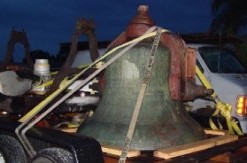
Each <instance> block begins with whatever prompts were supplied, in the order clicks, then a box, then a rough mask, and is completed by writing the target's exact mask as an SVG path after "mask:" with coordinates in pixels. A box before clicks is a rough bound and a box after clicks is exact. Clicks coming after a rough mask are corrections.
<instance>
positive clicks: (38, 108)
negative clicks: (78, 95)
mask: <svg viewBox="0 0 247 163" xmlns="http://www.w3.org/2000/svg"><path fill="white" fill-rule="evenodd" d="M161 32H168V30H165V29H162V31H161ZM155 35H156V31H154V32H151V33H149V34H145V35H142V36H141V37H138V38H136V39H134V40H131V41H129V42H126V43H124V44H122V45H120V46H118V47H116V48H113V49H112V50H110V51H109V52H107V53H106V54H104V55H103V56H101V57H100V58H98V59H97V60H95V61H94V62H93V63H92V64H90V65H89V66H88V67H86V68H85V69H83V70H82V71H80V72H79V73H78V74H76V75H75V76H74V77H73V78H72V79H70V80H64V82H63V84H60V87H59V88H58V89H57V90H56V91H54V92H53V93H52V94H51V95H49V96H48V97H47V98H46V99H44V100H43V101H41V102H40V103H39V104H38V105H36V106H35V107H34V108H33V109H32V110H30V111H29V112H28V113H26V114H25V115H24V116H23V117H21V118H20V119H19V122H24V121H26V120H28V119H29V118H30V117H32V116H35V115H36V114H38V113H39V112H40V111H41V110H42V109H43V108H44V107H45V106H47V105H48V104H49V103H50V102H51V101H52V100H54V99H55V97H57V96H58V95H59V94H60V93H62V92H63V91H64V90H65V89H66V88H68V87H69V86H70V85H71V84H72V83H73V82H75V81H76V80H77V79H78V78H79V77H80V76H81V75H82V74H84V73H85V72H86V71H87V70H88V69H90V68H92V67H93V66H95V65H96V64H97V63H100V61H103V59H105V58H106V57H108V56H110V55H111V54H112V53H113V52H115V51H117V50H118V49H120V48H123V47H125V46H128V45H130V44H132V43H135V42H138V41H141V40H144V39H147V38H150V37H153V36H155Z"/></svg>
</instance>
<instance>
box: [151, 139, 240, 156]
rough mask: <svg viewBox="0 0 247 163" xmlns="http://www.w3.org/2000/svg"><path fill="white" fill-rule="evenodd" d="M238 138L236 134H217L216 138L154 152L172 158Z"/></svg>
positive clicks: (155, 154)
mask: <svg viewBox="0 0 247 163" xmlns="http://www.w3.org/2000/svg"><path fill="white" fill-rule="evenodd" d="M236 140H238V136H236V135H223V136H217V137H214V138H210V139H206V140H202V141H198V142H194V143H190V144H185V145H179V146H176V147H172V148H167V149H161V150H157V151H155V152H154V156H155V157H159V158H163V159H170V158H174V157H178V156H182V155H186V154H190V153H193V152H198V151H202V150H205V149H209V148H212V147H215V146H218V145H222V144H226V143H229V142H233V141H236Z"/></svg>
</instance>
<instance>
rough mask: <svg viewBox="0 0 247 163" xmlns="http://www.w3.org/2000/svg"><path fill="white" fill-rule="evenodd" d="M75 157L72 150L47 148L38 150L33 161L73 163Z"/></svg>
mask: <svg viewBox="0 0 247 163" xmlns="http://www.w3.org/2000/svg"><path fill="white" fill-rule="evenodd" d="M73 162H75V161H74V157H73V155H72V153H71V152H69V151H67V150H65V149H62V148H46V149H43V150H41V151H40V152H38V153H37V154H36V155H35V156H34V158H33V160H32V163H73Z"/></svg>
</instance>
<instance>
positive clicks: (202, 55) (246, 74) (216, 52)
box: [187, 44, 247, 134]
mask: <svg viewBox="0 0 247 163" xmlns="http://www.w3.org/2000/svg"><path fill="white" fill-rule="evenodd" d="M187 46H188V47H191V48H195V49H196V55H197V66H198V68H199V69H200V70H201V71H202V72H203V74H204V75H205V77H206V78H207V79H208V80H209V81H210V83H211V85H212V87H213V89H214V91H215V93H216V94H217V95H218V96H219V98H220V99H221V100H222V101H223V102H225V103H228V104H231V106H232V111H231V115H232V116H233V117H234V118H236V119H237V120H238V121H239V122H240V127H241V128H242V131H243V132H244V133H245V134H246V133H247V70H246V69H245V67H244V66H243V65H242V64H241V63H240V62H239V61H238V60H237V59H236V57H235V55H234V54H233V53H232V52H231V51H230V50H228V49H226V48H220V47H218V46H214V45H207V44H188V45H187ZM199 83H200V81H199V80H198V79H197V84H199ZM189 104H190V105H192V106H191V107H192V109H191V110H192V111H196V110H197V109H200V108H210V107H211V108H212V107H214V103H213V102H212V101H210V100H203V99H197V100H195V101H194V102H193V103H189Z"/></svg>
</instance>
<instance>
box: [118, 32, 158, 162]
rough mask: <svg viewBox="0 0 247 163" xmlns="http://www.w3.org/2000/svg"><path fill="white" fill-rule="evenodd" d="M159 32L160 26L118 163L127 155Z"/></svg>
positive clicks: (149, 74)
mask: <svg viewBox="0 0 247 163" xmlns="http://www.w3.org/2000/svg"><path fill="white" fill-rule="evenodd" d="M161 33H162V31H161V28H158V29H157V32H156V36H155V38H154V42H153V45H152V49H151V51H150V56H149V60H148V64H147V66H146V69H145V74H144V78H143V80H142V84H141V89H140V92H139V95H138V98H137V101H136V105H135V108H134V111H133V114H132V118H131V121H130V124H129V129H128V132H127V135H126V138H125V142H124V146H123V150H122V153H121V156H120V158H119V163H125V161H126V158H127V155H128V151H129V148H130V144H131V141H132V138H133V135H134V132H135V127H136V123H137V119H138V116H139V112H140V110H141V105H142V101H143V99H144V95H145V91H146V88H147V84H148V81H149V79H150V76H151V72H152V67H153V64H154V57H155V53H156V51H157V48H158V45H159V42H160V36H161Z"/></svg>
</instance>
